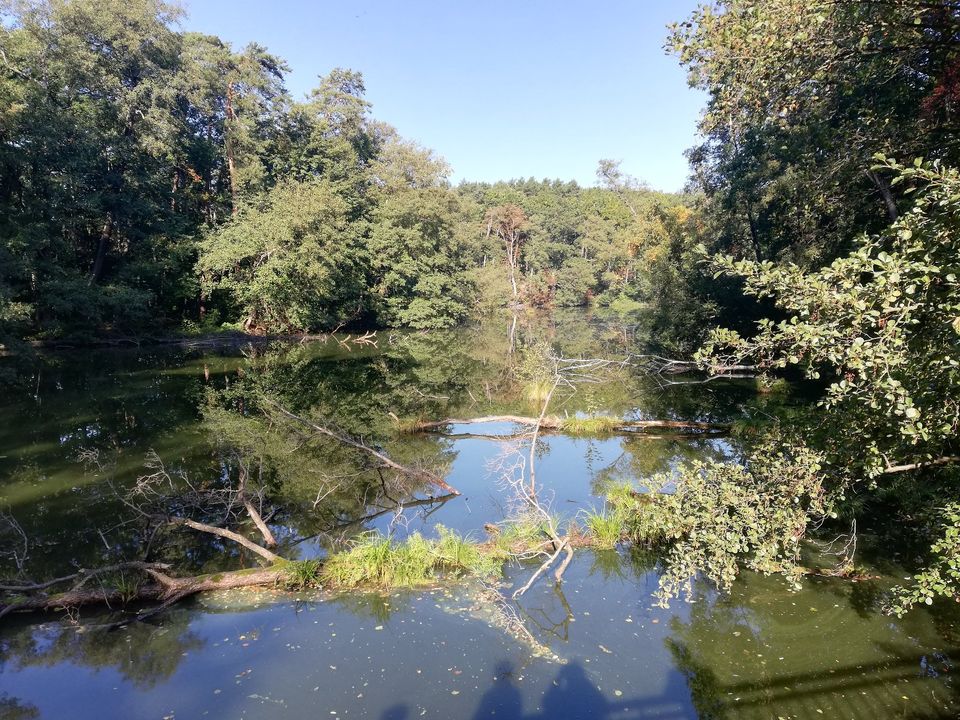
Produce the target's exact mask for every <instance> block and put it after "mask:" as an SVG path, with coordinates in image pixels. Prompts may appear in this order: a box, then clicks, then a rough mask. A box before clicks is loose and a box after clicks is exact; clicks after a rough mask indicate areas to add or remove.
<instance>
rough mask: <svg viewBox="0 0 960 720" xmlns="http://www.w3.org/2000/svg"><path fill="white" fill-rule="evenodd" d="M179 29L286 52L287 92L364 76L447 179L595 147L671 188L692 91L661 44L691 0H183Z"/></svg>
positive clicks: (679, 176)
mask: <svg viewBox="0 0 960 720" xmlns="http://www.w3.org/2000/svg"><path fill="white" fill-rule="evenodd" d="M183 4H184V6H185V8H186V10H187V12H188V17H187V18H186V19H185V20H184V21H183V27H184V28H185V29H189V30H198V31H202V32H207V33H211V34H216V35H219V36H220V37H221V38H223V39H225V40H228V41H229V42H231V43H233V45H234V46H235V47H238V48H239V47H242V46H243V45H245V44H247V43H248V42H250V41H257V42H259V43H261V44H262V45H265V46H266V47H267V48H269V49H270V50H271V51H272V52H274V53H275V54H277V55H280V56H281V57H283V58H284V59H285V60H287V62H288V63H289V64H290V66H291V68H292V70H293V72H292V74H291V76H290V77H289V78H288V86H289V88H290V89H291V91H292V92H293V93H294V96H295V97H297V98H300V97H302V96H303V95H304V94H305V93H306V92H307V91H308V90H309V89H310V88H311V87H312V86H313V85H314V84H315V81H316V78H317V76H318V75H321V74H325V73H326V72H328V71H329V70H330V69H331V68H333V67H337V66H340V67H348V68H351V69H354V70H359V71H361V72H362V73H363V75H364V78H365V81H366V85H367V99H368V100H370V101H371V102H372V103H373V114H374V116H375V117H376V118H377V119H379V120H383V121H385V122H388V123H390V124H391V125H393V126H395V127H396V128H397V130H399V132H400V133H401V134H402V135H403V136H405V137H407V138H410V139H413V140H416V141H417V142H419V143H420V144H422V145H425V146H427V147H430V148H433V149H434V150H436V151H437V152H438V153H439V154H440V155H442V156H443V157H444V158H446V160H447V161H448V162H449V163H450V164H451V165H452V166H453V169H454V179H455V180H460V179H467V180H491V181H492V180H498V179H504V180H506V179H510V178H517V177H530V176H532V177H536V178H543V177H547V178H561V179H565V180H566V179H574V180H577V181H578V182H580V183H581V184H584V185H592V184H594V181H595V175H594V173H595V170H596V165H597V161H598V160H599V159H600V158H614V159H619V160H622V161H623V169H624V170H625V171H626V172H628V173H630V174H631V175H634V176H636V177H638V178H640V179H641V180H644V181H646V182H648V183H649V184H650V185H651V186H652V187H654V188H657V189H662V190H678V189H680V188H681V186H682V185H683V183H684V181H685V179H686V176H687V164H686V160H685V158H684V156H683V151H684V150H685V149H686V148H688V147H690V146H691V145H692V144H693V143H694V140H695V132H696V121H697V117H698V115H699V112H700V109H701V107H702V106H703V104H704V97H703V96H702V95H701V94H700V93H698V92H695V91H693V90H690V89H689V88H688V87H687V84H686V78H685V74H684V72H683V71H682V69H681V68H680V67H679V65H678V64H677V61H676V58H674V57H672V56H668V55H666V54H665V53H664V52H663V49H662V46H663V42H664V38H665V36H666V34H667V30H666V27H665V26H666V25H667V23H669V22H672V21H677V20H682V19H684V18H685V17H686V16H687V15H688V14H689V12H690V11H691V10H692V8H693V6H694V5H695V1H694V0H592V1H589V0H550V1H546V0H512V1H507V0H472V1H470V2H466V1H461V2H457V1H456V0H446V1H442V0H357V1H355V2H347V1H345V0H340V1H338V2H329V1H327V0H318V1H315V2H310V1H309V0H271V1H265V0H183Z"/></svg>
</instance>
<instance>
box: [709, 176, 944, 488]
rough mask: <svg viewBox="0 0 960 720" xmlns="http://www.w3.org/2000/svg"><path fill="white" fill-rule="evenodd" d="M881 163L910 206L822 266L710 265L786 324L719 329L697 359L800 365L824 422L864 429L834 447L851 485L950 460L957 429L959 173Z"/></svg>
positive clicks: (722, 261) (721, 260) (723, 261)
mask: <svg viewBox="0 0 960 720" xmlns="http://www.w3.org/2000/svg"><path fill="white" fill-rule="evenodd" d="M883 167H885V168H888V169H890V170H893V171H895V172H896V176H895V178H894V181H893V182H894V183H895V184H900V183H909V184H910V185H911V187H912V189H913V190H914V191H915V193H914V197H915V198H916V199H915V203H914V206H913V208H912V209H911V210H910V211H909V212H907V213H905V214H904V215H902V216H901V218H900V219H899V220H898V221H897V222H895V223H893V225H891V226H890V228H889V229H888V230H887V231H885V232H884V233H882V234H880V235H876V236H861V237H860V238H859V239H858V240H857V243H856V248H855V249H854V251H853V252H851V253H850V254H849V255H847V256H845V257H842V258H840V259H838V260H836V261H834V262H833V263H831V264H830V265H829V266H827V267H825V268H824V269H822V270H820V271H817V272H812V273H811V272H805V271H803V270H802V269H801V268H799V267H798V266H796V265H793V264H787V265H782V266H776V265H773V264H772V263H769V262H764V263H756V262H752V261H736V260H734V259H733V258H731V257H717V258H715V259H714V268H715V269H716V271H717V272H721V273H726V274H730V275H736V276H739V277H741V278H743V280H744V283H745V291H746V292H747V293H749V294H752V295H756V296H760V297H772V298H773V299H774V301H775V302H776V303H777V305H778V306H779V307H781V308H782V309H783V310H784V311H785V313H786V314H787V319H785V320H782V321H780V322H777V323H774V322H773V321H770V320H765V321H762V322H761V323H760V325H759V331H758V333H757V334H756V335H755V336H754V337H752V338H743V337H741V336H740V335H739V334H738V333H735V332H731V331H727V330H717V331H716V332H714V334H713V336H712V337H711V339H710V341H709V342H708V343H707V344H706V345H705V346H704V348H703V350H702V351H701V353H700V358H701V359H702V360H704V361H705V362H708V363H720V364H724V363H726V364H736V363H739V362H741V361H744V362H753V361H755V362H757V363H758V364H759V365H760V366H761V367H762V368H764V369H769V370H772V371H773V370H779V369H782V368H786V367H787V366H791V365H796V366H799V367H801V368H803V369H804V370H805V372H806V373H807V375H808V376H810V377H811V378H822V379H824V380H827V381H828V382H829V384H828V387H827V391H826V396H825V398H824V400H823V403H822V405H823V408H824V410H825V411H826V412H827V413H828V418H833V419H834V420H835V421H837V422H838V423H842V424H845V425H846V426H847V427H856V428H857V429H858V432H859V433H860V441H859V442H858V443H857V445H856V447H851V446H850V445H847V444H844V443H842V442H839V443H837V444H836V445H835V446H833V447H832V448H831V452H832V453H834V454H836V460H835V461H834V465H835V466H836V467H838V468H840V469H842V470H845V471H847V472H848V473H849V474H850V475H851V476H852V478H853V479H860V478H863V477H868V478H874V479H876V478H878V477H879V476H880V475H882V474H883V473H885V472H886V471H887V470H888V469H889V468H891V467H895V466H900V465H904V464H913V463H924V462H929V461H933V460H936V459H937V458H939V457H942V456H949V455H952V454H954V448H955V438H956V434H957V430H958V426H957V413H956V403H955V398H956V393H957V389H958V385H960V343H958V336H960V322H958V321H957V318H958V317H960V283H958V279H957V278H958V272H960V268H958V265H957V258H958V257H960V237H958V234H957V232H956V229H957V227H958V223H960V176H958V174H957V172H956V171H955V170H952V169H949V170H948V169H944V168H942V167H940V166H939V165H938V164H933V165H930V166H927V165H924V164H922V163H918V164H917V165H915V166H913V167H911V168H905V167H902V166H899V165H896V164H895V163H892V162H886V163H885V165H884V166H883Z"/></svg>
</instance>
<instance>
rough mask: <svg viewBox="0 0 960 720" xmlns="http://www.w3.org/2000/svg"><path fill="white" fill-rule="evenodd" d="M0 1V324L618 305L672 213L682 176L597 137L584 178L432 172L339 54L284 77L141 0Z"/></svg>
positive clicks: (159, 328)
mask: <svg viewBox="0 0 960 720" xmlns="http://www.w3.org/2000/svg"><path fill="white" fill-rule="evenodd" d="M2 18H3V22H2V23H0V49H2V55H0V108H2V112H0V333H2V335H3V337H4V338H6V340H7V341H8V342H9V341H10V340H11V339H13V338H39V339H50V338H63V337H90V336H94V335H98V334H104V333H106V334H140V335H142V334H159V333H163V332H169V331H171V330H175V329H179V328H186V329H189V330H194V331H196V330H203V329H208V330H212V329H217V328H221V327H232V328H237V329H242V330H245V331H248V332H257V333H281V332H282V333H297V332H311V331H320V330H329V329H331V328H335V327H342V326H350V325H355V326H410V327H414V328H438V327H448V326H451V325H455V324H457V323H459V322H461V321H462V320H463V319H464V318H465V317H467V316H468V314H470V313H472V312H474V311H476V310H478V309H484V308H489V307H491V306H498V305H504V304H508V303H509V304H514V305H521V304H522V305H526V306H548V305H578V304H585V303H587V302H590V301H593V300H595V299H599V300H601V301H603V302H605V303H614V302H618V301H619V302H621V303H626V304H628V305H629V304H632V303H637V302H644V301H645V299H646V296H647V295H649V294H650V292H651V290H650V287H651V283H650V282H645V280H644V272H645V271H646V269H647V268H648V266H649V263H650V261H651V260H652V259H653V260H655V259H656V256H657V255H658V253H659V252H660V250H659V249H660V248H662V247H663V246H665V245H666V244H667V241H668V239H669V235H670V233H671V232H675V231H678V230H677V228H679V227H680V226H682V225H683V224H684V223H685V222H686V220H687V218H688V215H689V212H688V211H687V210H686V209H685V208H686V207H687V206H688V205H689V204H690V202H689V198H685V197H681V196H675V195H667V194H662V193H655V192H652V191H649V190H646V189H645V188H643V187H641V186H639V185H638V184H636V183H635V182H633V181H631V180H629V179H628V178H624V177H622V176H621V174H620V173H619V171H618V170H617V167H616V164H615V163H611V162H609V161H607V162H604V163H601V167H600V176H601V179H602V186H600V187H596V188H581V187H578V186H577V185H576V184H574V183H563V182H559V181H554V182H550V181H543V182H536V181H533V180H522V181H514V182H509V183H506V182H504V183H495V184H477V183H469V184H461V185H460V186H459V187H453V186H452V185H451V183H450V181H449V176H450V168H449V167H448V166H447V164H446V163H445V162H444V161H443V160H442V159H441V158H439V157H437V156H436V155H435V154H434V153H433V152H432V151H430V150H428V149H426V148H422V147H420V146H418V145H416V144H415V143H412V142H409V141H407V140H405V139H403V138H402V137H400V136H399V135H398V134H397V133H396V131H395V130H394V129H393V128H391V127H390V126H388V125H387V124H385V123H383V122H380V121H378V120H376V119H375V118H374V117H373V115H372V114H371V106H370V103H369V102H368V101H367V100H366V99H365V97H364V93H365V88H364V82H363V77H362V75H361V74H360V73H358V72H355V71H351V70H345V69H339V68H338V69H334V70H332V71H331V72H330V73H329V74H328V75H326V76H323V77H321V78H319V80H318V83H317V85H316V87H315V88H314V89H313V90H312V91H311V92H310V93H309V95H308V96H307V97H305V98H304V99H302V100H296V99H294V98H293V97H292V96H291V94H290V92H289V91H288V89H287V87H286V85H285V76H286V74H287V72H288V70H289V68H288V67H287V65H286V63H285V62H284V61H283V60H282V59H281V58H279V57H277V56H276V55H274V54H272V53H271V52H270V51H269V50H268V49H266V48H264V47H262V46H260V45H257V44H251V45H248V46H247V47H245V48H243V49H240V50H237V49H234V48H232V47H231V46H230V44H229V43H227V42H225V41H223V40H221V39H220V38H218V37H215V36H211V35H204V34H200V33H195V32H184V31H181V30H179V29H177V22H178V20H179V19H180V13H179V11H178V10H177V9H176V8H175V7H174V6H172V5H168V4H166V3H164V2H160V0H133V1H131V2H126V1H124V2H120V1H119V0H106V1H100V0H97V1H94V0H42V1H38V2H8V3H5V4H4V5H3V6H2ZM508 285H509V290H508V291H507V292H504V289H505V288H506V287H507V286H508Z"/></svg>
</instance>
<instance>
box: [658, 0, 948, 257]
mask: <svg viewBox="0 0 960 720" xmlns="http://www.w3.org/2000/svg"><path fill="white" fill-rule="evenodd" d="M958 28H960V19H958V16H957V13H956V8H948V7H946V6H944V5H942V4H939V3H928V2H923V1H922V0H906V1H905V2H898V3H893V4H886V3H873V2H841V3H828V4H824V3H811V2H806V0H724V1H723V2H720V3H716V4H710V5H706V4H705V5H702V6H700V7H699V8H697V9H696V10H695V11H694V12H693V14H692V15H691V17H690V18H689V19H688V20H687V21H685V22H682V23H678V24H676V25H675V26H673V28H672V33H671V36H670V38H669V39H668V42H667V47H668V48H669V49H670V50H672V51H673V52H674V53H676V55H677V56H678V57H679V59H680V62H681V63H682V64H683V65H684V66H686V67H687V69H688V71H689V80H690V84H691V85H693V86H695V87H698V88H701V89H703V90H705V91H706V92H707V93H708V95H709V101H708V105H707V109H706V112H705V113H704V115H703V117H702V120H701V124H700V131H701V133H702V134H703V135H704V137H705V138H706V140H705V142H704V143H703V144H702V145H701V146H700V147H697V148H695V149H694V150H693V151H691V155H690V157H691V161H692V165H693V170H694V175H695V177H696V178H697V180H698V182H699V183H700V185H701V186H702V187H703V189H704V190H705V192H706V193H707V195H708V198H709V201H710V213H709V215H710V219H711V223H712V224H713V225H714V226H715V227H714V229H713V232H712V233H711V237H712V238H713V243H712V248H711V249H714V250H719V251H722V252H728V253H731V254H734V255H736V256H738V257H750V258H752V259H755V260H757V261H761V260H774V259H791V260H793V261H794V262H796V263H798V264H800V265H803V266H810V265H818V264H821V263H822V262H823V261H825V260H826V261H829V260H830V259H832V258H833V257H834V256H836V255H837V254H838V253H841V252H843V251H844V250H845V249H846V247H847V244H848V243H849V241H850V239H851V237H852V236H853V235H854V234H855V233H857V232H859V231H863V230H865V231H869V232H875V231H877V230H879V229H880V228H881V227H882V225H883V223H884V222H889V219H890V218H893V217H895V215H896V213H897V208H898V205H901V204H902V202H901V200H902V197H903V196H902V195H900V196H899V197H898V195H897V193H896V189H895V188H891V186H890V184H889V181H888V180H887V179H886V178H884V177H883V176H882V175H880V174H877V173H875V172H873V171H871V170H870V169H869V165H870V158H871V157H872V155H873V154H874V153H876V152H878V151H880V152H887V153H890V154H896V155H898V156H907V157H916V156H924V157H930V158H940V159H942V160H944V161H949V162H951V163H954V164H956V163H957V162H958V161H960V155H958V151H957V148H958V144H957V124H956V123H955V122H953V121H952V120H951V119H950V112H951V111H952V108H953V107H954V104H955V102H956V96H955V92H954V91H953V90H952V89H951V88H953V87H954V85H953V83H954V78H955V77H956V50H957V37H958V35H957V31H958Z"/></svg>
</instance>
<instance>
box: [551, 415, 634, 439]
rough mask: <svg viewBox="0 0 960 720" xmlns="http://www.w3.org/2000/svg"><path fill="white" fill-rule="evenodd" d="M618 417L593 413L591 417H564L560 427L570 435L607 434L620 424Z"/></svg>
mask: <svg viewBox="0 0 960 720" xmlns="http://www.w3.org/2000/svg"><path fill="white" fill-rule="evenodd" d="M622 422H623V421H622V420H620V419H619V418H615V417H611V416H609V415H595V416H593V417H571V418H564V419H563V421H562V422H561V423H560V429H561V430H563V431H564V432H568V433H570V434H571V435H607V434H609V433H612V432H613V431H614V430H616V429H617V427H619V426H620V425H621V424H622Z"/></svg>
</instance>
